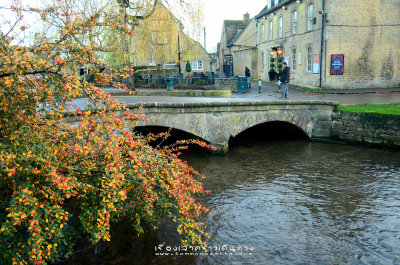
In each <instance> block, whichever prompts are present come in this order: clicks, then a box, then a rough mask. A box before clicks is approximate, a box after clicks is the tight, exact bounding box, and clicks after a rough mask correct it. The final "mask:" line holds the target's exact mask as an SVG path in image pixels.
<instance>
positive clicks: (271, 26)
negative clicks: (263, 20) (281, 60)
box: [268, 19, 274, 40]
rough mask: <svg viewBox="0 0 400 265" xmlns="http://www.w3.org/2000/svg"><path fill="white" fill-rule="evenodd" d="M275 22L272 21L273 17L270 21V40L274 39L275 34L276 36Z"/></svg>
mask: <svg viewBox="0 0 400 265" xmlns="http://www.w3.org/2000/svg"><path fill="white" fill-rule="evenodd" d="M273 30H274V22H273V21H272V19H271V20H270V21H269V22H268V39H269V40H273V36H274V32H273Z"/></svg>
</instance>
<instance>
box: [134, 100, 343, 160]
mask: <svg viewBox="0 0 400 265" xmlns="http://www.w3.org/2000/svg"><path fill="white" fill-rule="evenodd" d="M138 106H139V104H133V105H130V106H129V107H130V108H131V109H132V111H134V112H136V111H137V109H138ZM334 106H335V103H331V102H313V101H310V102H293V101H285V102H283V101H278V102H262V101H255V102H234V101H229V102H228V101H226V102H221V101H219V102H208V103H151V104H146V107H145V110H144V114H145V116H146V122H143V123H141V124H139V126H163V127H172V128H174V129H179V130H182V131H185V132H188V133H191V134H193V135H196V136H198V137H200V138H202V139H204V140H206V141H208V142H210V143H211V144H212V145H214V146H216V147H218V148H219V149H220V150H221V151H224V152H226V151H227V150H228V143H229V139H230V138H231V137H235V136H237V135H238V134H239V133H241V132H243V131H245V130H246V129H249V128H251V127H253V126H256V125H259V124H262V123H266V122H271V121H283V122H288V123H290V124H293V125H295V126H297V127H298V128H300V129H301V130H302V131H303V132H304V133H305V134H306V135H308V137H310V138H330V130H331V121H332V120H331V116H332V111H333V108H334Z"/></svg>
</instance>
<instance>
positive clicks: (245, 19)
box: [243, 12, 250, 22]
mask: <svg viewBox="0 0 400 265" xmlns="http://www.w3.org/2000/svg"><path fill="white" fill-rule="evenodd" d="M243 20H244V22H247V21H249V20H250V14H249V12H246V14H244V15H243Z"/></svg>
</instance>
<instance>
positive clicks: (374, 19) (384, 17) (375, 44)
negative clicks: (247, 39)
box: [255, 0, 400, 89]
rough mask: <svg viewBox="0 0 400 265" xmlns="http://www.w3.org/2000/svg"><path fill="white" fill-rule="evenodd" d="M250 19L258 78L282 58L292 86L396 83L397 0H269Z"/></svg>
mask: <svg viewBox="0 0 400 265" xmlns="http://www.w3.org/2000/svg"><path fill="white" fill-rule="evenodd" d="M255 18H256V20H257V22H258V23H257V41H256V46H257V48H258V63H259V65H258V68H259V74H260V76H261V77H262V79H263V80H267V79H269V74H268V72H269V71H270V69H271V68H272V69H274V70H278V67H279V66H281V64H282V62H283V61H286V62H287V63H288V65H289V66H290V68H291V78H292V80H291V83H292V84H295V85H300V86H309V87H318V86H321V87H323V88H334V89H346V88H375V87H383V88H387V87H400V0H387V1H377V0H358V1H345V0H297V1H296V0H268V2H267V6H266V7H265V8H264V9H263V10H262V11H261V12H260V13H259V14H258V15H257V16H256V17H255Z"/></svg>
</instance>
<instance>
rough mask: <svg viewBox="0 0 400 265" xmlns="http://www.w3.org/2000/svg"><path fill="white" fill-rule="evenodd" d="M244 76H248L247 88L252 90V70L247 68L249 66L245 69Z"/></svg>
mask: <svg viewBox="0 0 400 265" xmlns="http://www.w3.org/2000/svg"><path fill="white" fill-rule="evenodd" d="M244 75H245V76H246V79H247V87H248V88H251V84H250V77H251V75H250V69H249V68H247V66H246V67H245V68H244Z"/></svg>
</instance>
